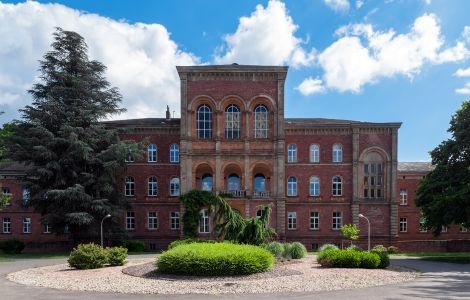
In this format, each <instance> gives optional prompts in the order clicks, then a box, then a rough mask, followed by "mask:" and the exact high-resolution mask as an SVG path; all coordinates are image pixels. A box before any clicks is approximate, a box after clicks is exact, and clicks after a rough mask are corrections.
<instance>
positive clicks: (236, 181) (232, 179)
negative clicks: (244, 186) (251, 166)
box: [227, 174, 240, 191]
mask: <svg viewBox="0 0 470 300" xmlns="http://www.w3.org/2000/svg"><path fill="white" fill-rule="evenodd" d="M227 189H228V190H229V191H237V190H239V189H240V177H238V175H237V174H230V175H229V176H228V184H227Z"/></svg>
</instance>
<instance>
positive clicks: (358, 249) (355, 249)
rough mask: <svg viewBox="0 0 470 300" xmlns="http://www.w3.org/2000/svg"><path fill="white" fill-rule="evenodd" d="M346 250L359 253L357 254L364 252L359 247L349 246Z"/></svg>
mask: <svg viewBox="0 0 470 300" xmlns="http://www.w3.org/2000/svg"><path fill="white" fill-rule="evenodd" d="M346 250H353V251H359V252H362V251H364V250H362V248H361V247H359V246H357V245H351V246H349V247H348V248H346Z"/></svg>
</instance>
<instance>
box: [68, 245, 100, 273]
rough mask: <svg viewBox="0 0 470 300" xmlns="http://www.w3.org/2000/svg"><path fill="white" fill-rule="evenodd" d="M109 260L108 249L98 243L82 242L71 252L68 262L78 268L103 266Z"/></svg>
mask: <svg viewBox="0 0 470 300" xmlns="http://www.w3.org/2000/svg"><path fill="white" fill-rule="evenodd" d="M107 262H108V257H107V255H106V251H105V250H104V249H103V248H101V246H98V245H96V244H80V245H78V246H77V248H74V249H73V250H72V252H70V256H69V259H68V263H69V265H70V266H71V267H73V268H77V269H97V268H102V267H103V266H104V265H105V264H106V263H107Z"/></svg>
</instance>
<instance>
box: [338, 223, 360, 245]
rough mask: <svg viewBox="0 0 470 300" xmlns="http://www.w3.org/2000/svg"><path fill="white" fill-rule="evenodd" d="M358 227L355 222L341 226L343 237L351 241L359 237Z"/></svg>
mask: <svg viewBox="0 0 470 300" xmlns="http://www.w3.org/2000/svg"><path fill="white" fill-rule="evenodd" d="M359 232H360V230H359V228H357V225H356V224H346V225H343V226H341V234H342V235H343V237H344V238H347V239H349V240H351V244H352V241H355V240H357V239H358V238H359Z"/></svg>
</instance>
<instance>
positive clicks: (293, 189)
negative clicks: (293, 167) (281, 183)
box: [287, 177, 297, 196]
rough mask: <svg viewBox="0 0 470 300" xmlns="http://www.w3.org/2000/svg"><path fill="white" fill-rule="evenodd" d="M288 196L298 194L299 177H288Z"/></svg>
mask: <svg viewBox="0 0 470 300" xmlns="http://www.w3.org/2000/svg"><path fill="white" fill-rule="evenodd" d="M287 196H297V178H295V177H289V178H288V179H287Z"/></svg>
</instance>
